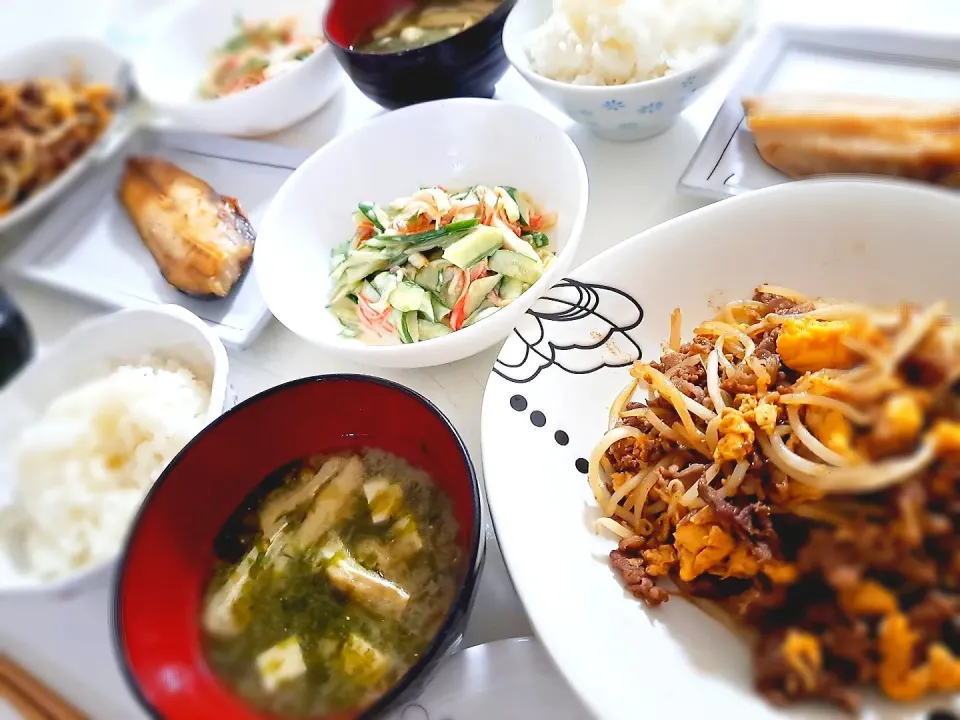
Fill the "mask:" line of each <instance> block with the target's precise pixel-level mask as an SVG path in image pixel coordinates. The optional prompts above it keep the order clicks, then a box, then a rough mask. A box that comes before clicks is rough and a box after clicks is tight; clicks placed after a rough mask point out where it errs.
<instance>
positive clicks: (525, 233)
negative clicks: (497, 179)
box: [329, 185, 557, 345]
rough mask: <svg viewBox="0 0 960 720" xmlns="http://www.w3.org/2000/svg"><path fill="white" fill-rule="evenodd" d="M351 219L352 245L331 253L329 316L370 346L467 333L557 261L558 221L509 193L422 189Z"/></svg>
mask: <svg viewBox="0 0 960 720" xmlns="http://www.w3.org/2000/svg"><path fill="white" fill-rule="evenodd" d="M353 219H354V224H355V225H356V230H355V232H354V234H353V237H352V238H350V239H349V240H347V241H346V242H345V243H343V244H342V245H340V246H339V247H336V248H334V250H333V252H332V256H333V257H332V264H333V270H332V272H331V278H332V281H333V290H332V292H331V295H330V302H329V307H330V310H331V311H332V312H333V314H334V315H335V316H336V317H337V319H338V320H339V321H340V324H341V325H342V326H343V332H342V334H343V335H344V336H345V337H351V338H357V339H358V340H360V341H362V342H365V343H369V344H377V345H382V344H391V343H415V342H423V341H425V340H432V339H433V338H438V337H442V336H444V335H449V334H450V333H452V332H455V331H457V330H462V329H463V328H466V327H469V326H471V325H473V324H475V323H477V322H479V321H481V320H483V319H484V318H488V317H490V316H491V315H493V314H494V313H496V312H498V311H499V310H500V309H502V308H504V307H506V306H507V305H509V304H510V303H511V302H513V301H514V300H516V299H517V298H518V297H520V295H521V294H523V293H524V292H525V291H526V290H527V288H529V287H530V286H531V285H533V284H534V283H535V282H536V281H537V280H539V279H540V276H541V275H543V273H544V271H546V269H547V268H548V267H550V263H551V262H553V259H554V257H555V255H554V252H553V250H552V249H551V247H550V238H549V237H548V236H547V233H548V232H549V231H550V230H551V229H552V228H553V227H554V226H555V225H556V221H557V217H556V214H555V213H548V212H543V211H541V210H540V208H539V207H537V205H536V204H535V203H534V201H533V199H532V198H531V197H530V196H529V195H527V194H526V193H524V192H522V191H520V190H517V189H516V188H513V187H508V186H505V185H504V186H496V187H486V186H483V185H476V186H474V187H471V188H467V189H465V190H459V191H456V192H451V191H449V190H447V189H445V188H442V187H430V188H423V189H421V190H418V191H417V192H416V193H414V194H413V195H411V196H410V197H405V198H400V199H397V200H394V201H393V202H392V203H390V204H389V205H387V206H385V207H382V206H380V205H377V204H375V203H369V202H361V203H360V204H359V206H358V209H357V211H356V212H355V213H354V215H353Z"/></svg>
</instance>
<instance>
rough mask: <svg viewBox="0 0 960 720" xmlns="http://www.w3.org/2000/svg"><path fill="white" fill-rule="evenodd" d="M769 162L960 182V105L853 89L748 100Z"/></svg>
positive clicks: (790, 169) (801, 172)
mask: <svg viewBox="0 0 960 720" xmlns="http://www.w3.org/2000/svg"><path fill="white" fill-rule="evenodd" d="M743 108H744V111H745V112H746V117H747V126H748V127H749V128H750V130H751V132H752V133H753V137H754V141H755V142H756V145H757V151H758V152H759V153H760V157H762V158H763V159H764V160H765V161H766V162H767V164H768V165H771V166H772V167H774V168H776V169H777V170H779V171H780V172H782V173H784V174H785V175H788V176H789V177H791V178H803V177H810V176H812V175H830V174H838V173H842V174H867V175H888V176H893V177H902V178H910V179H914V180H923V181H926V182H931V183H937V184H939V185H946V186H950V187H960V104H957V103H943V102H929V101H914V100H889V99H882V98H870V97H858V96H852V95H832V96H831V95H808V94H803V93H800V94H782V95H768V96H763V97H756V98H745V99H744V100H743Z"/></svg>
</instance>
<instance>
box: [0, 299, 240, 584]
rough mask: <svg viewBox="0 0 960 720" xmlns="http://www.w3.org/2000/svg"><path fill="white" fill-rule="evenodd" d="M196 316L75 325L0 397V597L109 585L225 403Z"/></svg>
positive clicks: (157, 312) (213, 348) (213, 354)
mask: <svg viewBox="0 0 960 720" xmlns="http://www.w3.org/2000/svg"><path fill="white" fill-rule="evenodd" d="M226 373H227V358H226V352H225V350H224V348H223V345H222V344H221V343H220V341H219V339H218V338H217V337H216V335H215V334H214V333H213V332H212V331H210V330H209V329H208V328H207V327H206V325H205V324H204V323H203V321H201V320H200V319H199V318H197V317H196V316H195V315H193V314H192V313H189V312H188V311H186V310H183V309H182V308H176V307H169V306H165V307H162V308H158V309H152V310H128V311H123V312H120V313H115V314H114V315H111V316H108V317H106V318H103V319H101V320H97V321H94V322H92V323H88V324H86V325H83V326H80V327H78V328H77V329H76V330H74V331H73V332H72V333H71V334H70V335H68V336H67V337H66V338H65V339H64V340H63V341H61V342H60V343H59V344H58V345H57V346H55V347H54V348H53V349H52V350H51V351H50V352H49V353H47V354H45V355H43V356H41V358H40V359H39V360H38V361H37V362H36V363H34V365H32V366H30V367H29V368H27V370H26V371H24V373H23V374H22V375H21V376H19V377H18V378H16V379H15V380H14V382H13V383H12V384H11V385H10V386H9V388H8V389H5V390H4V392H3V393H2V394H0V408H2V411H3V412H2V413H0V594H2V593H3V592H5V591H7V592H9V591H17V590H31V589H33V590H36V589H44V590H53V591H67V590H72V589H75V588H76V587H77V586H79V585H81V584H85V582H86V581H91V580H92V579H93V578H95V577H106V575H107V571H108V570H109V568H110V567H111V566H112V564H113V562H114V561H115V559H116V558H117V556H118V554H119V552H120V550H121V548H122V545H123V542H124V541H125V539H126V534H127V531H128V529H129V527H130V526H131V524H132V523H133V520H134V518H135V516H136V514H137V512H138V510H139V508H140V505H141V503H142V502H143V500H144V498H145V497H146V495H147V494H148V493H149V491H150V489H151V488H152V487H153V484H154V482H156V480H157V478H158V477H159V476H160V475H161V473H162V472H163V470H164V468H165V467H166V466H167V464H168V463H169V462H170V461H171V460H172V459H173V458H174V457H175V456H176V455H177V453H179V452H180V450H181V449H182V448H183V447H184V446H185V445H186V444H187V443H188V442H189V441H190V440H191V439H192V438H193V437H194V436H195V435H196V434H197V433H198V432H199V431H200V430H201V429H203V427H204V426H205V425H206V424H207V423H209V422H210V421H211V420H213V419H215V418H216V417H218V416H219V415H220V414H221V412H222V411H223V410H224V409H226V407H227V406H229V405H230V404H232V397H231V395H232V394H231V393H230V392H229V389H228V387H227V381H226V380H227V378H226Z"/></svg>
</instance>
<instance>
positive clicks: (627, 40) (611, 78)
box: [527, 0, 744, 85]
mask: <svg viewBox="0 0 960 720" xmlns="http://www.w3.org/2000/svg"><path fill="white" fill-rule="evenodd" d="M743 13H744V0H554V5H553V14H552V15H551V16H550V18H549V19H548V20H547V22H546V23H545V24H544V25H542V26H541V27H539V28H537V29H536V30H534V31H533V32H531V33H530V35H529V37H528V39H527V55H528V58H529V60H530V65H531V68H532V69H533V71H534V72H536V73H538V74H539V75H543V76H544V77H547V78H550V79H552V80H558V81H560V82H565V83H572V84H575V85H625V84H627V83H634V82H641V81H644V80H652V79H654V78H658V77H663V76H664V75H667V74H670V73H675V72H682V71H684V70H685V69H687V68H690V67H693V66H694V65H697V64H699V63H700V62H702V61H703V60H705V59H706V58H708V57H709V56H710V55H712V54H713V53H715V52H717V51H718V50H719V49H720V48H721V47H723V46H724V45H726V44H727V43H729V42H730V41H731V40H732V39H733V38H734V36H735V35H736V34H737V31H738V29H739V27H740V23H741V20H742V17H743Z"/></svg>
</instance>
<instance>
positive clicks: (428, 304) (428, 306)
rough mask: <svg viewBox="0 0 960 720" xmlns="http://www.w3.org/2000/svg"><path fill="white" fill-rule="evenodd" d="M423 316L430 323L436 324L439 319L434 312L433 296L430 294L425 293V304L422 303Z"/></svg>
mask: <svg viewBox="0 0 960 720" xmlns="http://www.w3.org/2000/svg"><path fill="white" fill-rule="evenodd" d="M419 309H420V312H421V314H422V315H423V316H424V317H425V318H426V319H427V320H429V321H430V322H436V321H437V317H436V315H435V314H434V312H433V295H431V294H430V293H428V292H424V293H423V302H421V303H420V308H419Z"/></svg>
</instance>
